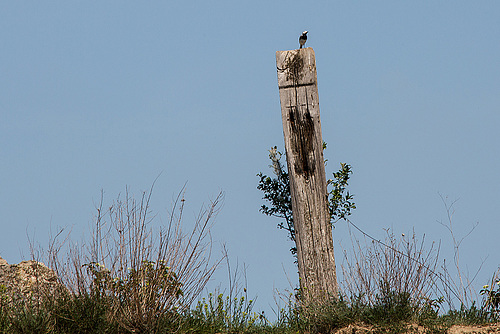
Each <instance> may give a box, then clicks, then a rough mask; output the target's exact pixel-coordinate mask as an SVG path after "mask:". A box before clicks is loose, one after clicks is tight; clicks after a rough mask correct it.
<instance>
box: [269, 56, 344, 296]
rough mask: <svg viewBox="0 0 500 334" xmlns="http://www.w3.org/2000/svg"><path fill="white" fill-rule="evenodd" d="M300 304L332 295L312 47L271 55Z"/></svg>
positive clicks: (334, 277)
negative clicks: (284, 153)
mask: <svg viewBox="0 0 500 334" xmlns="http://www.w3.org/2000/svg"><path fill="white" fill-rule="evenodd" d="M276 65H277V70H278V87H279V92H280V100H281V116H282V119H283V134H284V137H285V149H286V158H287V164H288V174H289V177H290V193H291V197H292V211H293V222H294V228H295V232H296V235H295V242H296V246H297V261H298V268H299V280H300V288H301V293H302V298H303V299H302V300H303V301H304V302H305V303H309V302H311V301H314V302H320V301H324V300H326V299H328V298H337V297H338V285H337V275H336V271H335V258H334V253H333V237H332V227H331V224H330V214H329V211H328V203H327V188H326V177H325V164H324V158H323V139H322V137H321V121H320V117H319V98H318V86H317V77H316V60H315V56H314V50H313V49H312V48H304V49H298V50H289V51H277V52H276Z"/></svg>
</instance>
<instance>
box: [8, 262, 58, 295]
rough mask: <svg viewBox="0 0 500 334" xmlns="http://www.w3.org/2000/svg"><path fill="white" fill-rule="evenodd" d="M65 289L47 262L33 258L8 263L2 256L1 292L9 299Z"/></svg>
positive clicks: (51, 293)
mask: <svg viewBox="0 0 500 334" xmlns="http://www.w3.org/2000/svg"><path fill="white" fill-rule="evenodd" d="M64 289H66V288H65V287H64V286H63V285H62V284H60V283H59V281H58V279H57V275H56V273H55V272H54V271H53V270H52V269H50V268H48V267H47V266H46V265H45V264H43V263H41V262H37V261H33V260H30V261H22V262H21V263H18V264H8V263H7V261H6V260H4V259H3V258H1V257H0V294H3V295H4V296H5V295H6V296H7V297H8V298H9V300H12V299H26V298H37V297H40V296H42V295H45V296H50V295H54V294H55V293H57V292H60V291H62V290H64Z"/></svg>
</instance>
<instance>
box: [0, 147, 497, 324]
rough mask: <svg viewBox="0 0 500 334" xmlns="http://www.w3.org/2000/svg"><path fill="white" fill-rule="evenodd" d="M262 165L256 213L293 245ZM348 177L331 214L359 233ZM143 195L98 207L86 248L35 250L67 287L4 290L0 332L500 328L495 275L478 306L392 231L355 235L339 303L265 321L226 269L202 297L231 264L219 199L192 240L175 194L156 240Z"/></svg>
mask: <svg viewBox="0 0 500 334" xmlns="http://www.w3.org/2000/svg"><path fill="white" fill-rule="evenodd" d="M270 157H271V162H272V167H273V169H274V172H275V176H276V178H271V177H267V176H265V175H263V174H259V177H260V183H259V187H260V188H259V189H261V190H263V191H264V193H265V199H266V200H268V201H269V203H270V207H267V206H263V207H262V208H261V211H262V212H263V213H265V214H269V215H274V216H278V217H279V218H281V219H285V221H284V222H282V223H280V225H279V227H280V228H282V229H284V230H286V231H287V232H288V234H289V237H290V238H291V239H292V240H293V235H294V234H293V218H292V217H291V215H290V214H289V213H290V209H291V207H290V205H289V202H287V198H286V196H289V191H288V195H287V188H286V182H287V178H286V175H285V174H283V173H285V171H284V168H283V164H281V162H280V161H279V160H280V159H279V157H280V154H279V152H278V151H277V150H276V149H274V150H271V155H270ZM350 174H351V169H350V166H349V165H347V164H343V165H341V169H340V171H339V172H337V173H335V174H334V178H333V179H332V180H330V181H329V184H330V185H331V188H330V189H331V190H330V192H329V198H330V210H331V217H332V223H333V222H335V221H338V220H339V219H342V220H344V221H346V222H347V223H348V224H350V226H352V228H353V229H356V228H357V227H356V226H355V225H354V224H353V223H352V222H350V221H349V218H348V216H349V214H350V210H352V209H354V208H355V206H354V202H353V197H352V195H350V194H349V193H348V192H347V190H346V188H347V186H348V184H347V183H348V179H349V175H350ZM151 195H152V189H151V190H150V191H149V192H144V193H142V194H141V196H140V197H139V199H135V198H134V196H131V195H130V194H129V193H128V190H127V192H126V193H125V198H123V199H120V198H118V199H116V200H115V201H113V203H112V204H111V205H109V206H107V205H104V200H103V199H102V200H101V202H100V203H99V204H98V206H97V208H96V215H95V218H94V220H93V225H92V227H93V229H92V235H91V238H90V239H89V240H87V241H85V240H83V241H80V242H79V243H70V241H69V239H68V238H67V237H65V236H64V233H63V231H62V230H61V231H59V232H58V233H57V234H56V236H55V237H54V238H52V239H51V243H50V246H49V247H48V251H47V252H46V253H45V255H46V256H45V257H43V256H42V255H43V254H41V253H37V252H35V251H33V255H34V257H41V258H42V257H43V259H45V261H46V262H47V264H48V265H49V267H51V268H52V269H53V270H54V271H55V272H56V273H57V275H58V277H59V280H60V282H61V283H63V285H64V287H65V288H61V289H60V290H58V291H52V290H51V291H48V290H44V289H43V286H39V287H38V288H37V289H34V290H33V293H31V294H29V295H26V296H19V297H18V298H9V296H8V293H7V291H6V288H5V287H3V286H0V333H61V334H62V333H213V334H215V333H285V334H286V333H290V334H291V333H334V332H337V331H339V330H342V329H343V328H344V329H345V328H348V329H349V333H354V332H358V333H363V332H365V333H372V332H373V333H406V332H420V333H422V332H427V333H446V332H447V331H448V330H449V328H450V327H451V326H453V325H484V324H491V323H495V322H498V321H500V276H499V275H500V272H499V271H496V272H495V273H494V275H493V276H492V279H491V282H488V284H487V285H484V286H483V287H482V289H481V291H480V294H481V296H482V299H480V300H475V299H474V298H473V296H472V295H471V290H472V289H473V287H472V286H471V282H469V281H468V280H467V278H466V277H464V276H462V272H461V271H460V264H459V263H458V258H459V256H456V257H455V258H456V260H455V262H454V268H453V269H455V270H456V271H457V272H456V273H458V276H457V275H452V274H451V269H449V268H446V267H444V266H443V265H441V262H440V258H439V246H438V245H436V244H432V243H431V244H430V246H429V244H428V243H427V242H426V241H425V237H421V238H419V237H418V236H417V235H415V234H414V233H413V234H412V235H408V236H406V235H402V236H400V237H399V236H395V235H394V234H393V233H392V232H391V231H387V235H386V237H385V239H384V240H383V241H379V240H374V239H371V237H370V236H368V235H364V236H363V239H361V240H360V239H357V238H355V237H354V236H353V235H352V246H351V248H350V249H346V250H344V257H345V259H344V264H343V265H342V266H341V267H340V271H341V273H342V280H341V281H340V283H341V291H342V293H341V296H340V298H339V299H337V300H330V301H328V302H327V303H325V304H321V305H314V304H309V305H304V304H303V303H301V300H300V291H299V290H293V292H288V293H286V292H281V293H277V298H278V299H280V300H281V301H282V303H281V305H284V306H280V307H278V306H277V308H276V310H275V313H276V314H275V316H274V317H273V319H271V318H270V316H269V315H266V314H264V313H262V312H259V311H258V310H255V309H254V301H253V300H252V299H249V297H248V292H247V290H246V288H245V287H243V286H242V285H241V284H240V283H239V282H238V275H237V274H236V273H235V272H231V268H230V266H229V264H228V265H227V269H226V270H228V271H229V276H230V278H231V279H230V287H229V289H227V290H226V292H225V293H221V292H220V291H214V292H212V293H209V294H208V295H206V294H205V291H206V284H207V282H208V280H209V279H210V277H211V276H212V274H213V273H214V271H215V270H216V268H218V267H220V266H221V264H222V263H223V261H224V260H227V257H226V256H227V254H226V255H222V256H219V257H216V256H213V254H212V249H211V246H212V243H211V239H210V233H209V232H210V227H211V224H212V223H213V220H214V218H215V216H216V214H217V212H218V210H219V209H220V206H221V203H222V201H223V195H222V194H219V195H218V196H216V197H215V199H214V200H213V201H212V202H211V203H210V205H209V206H208V207H205V208H203V209H202V210H200V213H199V215H198V218H197V219H196V221H195V222H194V224H193V226H192V228H191V229H190V231H189V232H185V231H184V230H183V229H182V225H183V224H182V222H183V219H184V217H183V210H184V203H185V200H184V193H183V192H181V193H180V195H179V196H178V197H177V199H176V200H175V201H174V204H173V208H172V211H171V213H170V216H169V219H168V221H167V222H166V223H164V224H163V225H164V227H163V228H160V229H159V230H157V229H155V228H154V224H152V222H153V221H154V220H155V219H157V216H156V215H155V214H154V213H153V212H152V210H151V208H150V199H151ZM288 200H289V199H288ZM447 210H448V213H449V215H448V217H449V222H448V224H447V226H449V227H450V231H452V225H451V214H450V208H449V207H447ZM454 240H455V239H454ZM457 242H460V240H457ZM455 245H456V244H455ZM63 250H64V251H63ZM292 252H293V250H292ZM456 252H459V248H458V247H457V248H456ZM221 270H223V269H221ZM456 277H458V279H455V278H456ZM345 333H347V332H345Z"/></svg>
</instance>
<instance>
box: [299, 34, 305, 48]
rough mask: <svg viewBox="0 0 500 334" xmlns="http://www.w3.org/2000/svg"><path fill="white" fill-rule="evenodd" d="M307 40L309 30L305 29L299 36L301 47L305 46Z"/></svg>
mask: <svg viewBox="0 0 500 334" xmlns="http://www.w3.org/2000/svg"><path fill="white" fill-rule="evenodd" d="M306 41H307V30H306V31H304V32H303V33H302V35H300V37H299V44H300V48H301V49H302V46H304V44H306Z"/></svg>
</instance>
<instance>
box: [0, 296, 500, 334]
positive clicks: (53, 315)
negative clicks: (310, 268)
mask: <svg viewBox="0 0 500 334" xmlns="http://www.w3.org/2000/svg"><path fill="white" fill-rule="evenodd" d="M361 300H362V299H361V298H351V299H349V301H347V300H345V299H343V298H340V300H337V301H331V302H329V303H326V304H322V305H310V306H307V307H305V306H298V305H295V304H293V303H290V304H289V305H288V306H287V307H286V308H283V309H281V310H280V312H279V316H278V319H277V320H276V321H275V322H273V323H270V322H269V321H268V320H267V318H266V317H265V315H263V314H262V313H258V312H253V310H252V309H253V301H252V300H248V299H247V298H246V297H245V296H239V297H233V298H230V297H229V296H224V295H223V294H209V296H208V297H207V298H204V299H201V300H200V301H199V302H198V303H197V304H196V305H195V306H194V307H193V308H192V309H190V310H186V311H183V312H177V313H175V312H174V313H173V312H172V311H171V310H170V311H168V312H164V313H159V314H157V319H156V320H157V321H156V322H154V323H152V322H150V323H148V324H149V327H148V326H142V327H136V328H132V327H133V326H130V323H127V322H125V321H117V319H116V318H114V317H112V316H110V314H109V312H110V311H113V310H115V311H113V312H116V308H115V307H113V306H112V305H111V304H110V300H109V299H107V298H106V297H103V296H102V295H100V294H98V293H94V292H90V293H88V294H81V295H71V294H61V295H60V296H59V297H57V298H45V299H32V300H18V301H15V302H13V303H10V304H9V303H6V302H5V299H2V301H3V302H2V304H1V307H0V332H1V333H13V334H16V333H54V334H59V333H60V334H63V333H64V334H65V333H110V334H114V333H117V334H118V333H181V334H182V333H200V334H201V333H206V334H216V333H228V334H229V333H249V334H250V333H283V334H291V333H331V332H334V331H335V330H337V329H339V328H343V327H346V326H348V325H360V326H368V327H369V328H372V330H373V332H375V333H405V332H407V331H408V330H409V328H410V327H409V326H410V325H411V324H417V325H420V326H423V327H424V328H425V329H426V332H427V333H445V332H446V330H447V329H448V328H449V327H450V326H452V325H455V324H459V325H483V324H488V323H492V322H495V321H498V320H499V319H498V317H496V316H495V315H494V314H492V313H490V312H486V311H484V310H483V309H482V308H481V307H476V305H472V306H471V307H469V308H466V307H464V306H462V308H461V309H460V310H452V311H449V312H448V313H446V314H444V315H438V310H437V309H436V308H435V307H433V306H431V305H427V306H423V307H422V306H416V305H417V303H415V301H412V300H411V298H409V296H408V295H407V294H397V293H394V292H393V291H391V290H390V289H387V291H385V292H384V293H383V294H382V295H380V296H379V297H378V298H377V301H376V302H375V303H374V304H373V305H366V304H363V303H362V302H361ZM125 324H127V325H125Z"/></svg>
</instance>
